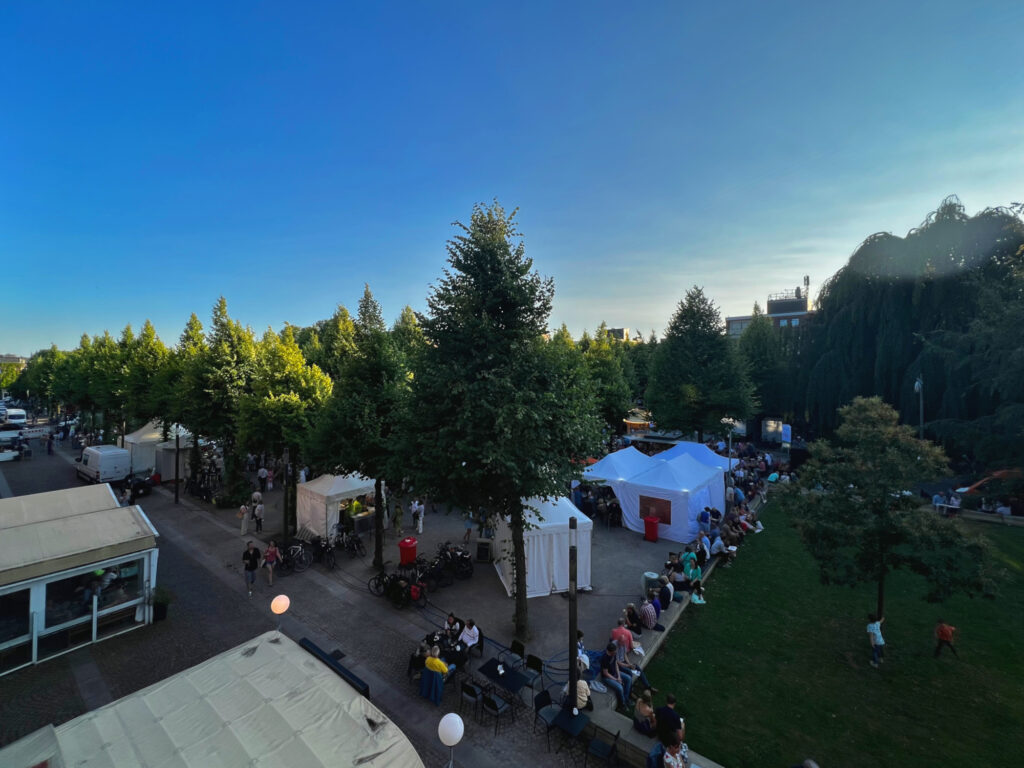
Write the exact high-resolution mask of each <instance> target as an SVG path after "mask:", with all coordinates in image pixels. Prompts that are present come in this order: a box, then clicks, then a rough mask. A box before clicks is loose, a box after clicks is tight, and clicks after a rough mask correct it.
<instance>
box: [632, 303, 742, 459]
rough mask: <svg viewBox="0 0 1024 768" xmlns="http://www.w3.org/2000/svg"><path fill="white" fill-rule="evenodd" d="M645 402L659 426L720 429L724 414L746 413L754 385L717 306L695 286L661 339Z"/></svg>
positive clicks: (701, 436) (701, 434)
mask: <svg viewBox="0 0 1024 768" xmlns="http://www.w3.org/2000/svg"><path fill="white" fill-rule="evenodd" d="M646 399H647V404H648V407H649V408H650V409H651V413H652V415H653V416H654V419H655V421H656V422H657V423H658V426H659V428H661V429H670V430H673V429H677V430H680V431H682V432H690V431H694V430H696V431H697V433H698V439H699V440H703V439H704V432H705V430H717V429H721V420H722V419H723V418H724V417H731V418H737V419H745V418H747V417H748V416H749V415H750V413H751V411H752V410H753V407H754V397H753V387H752V386H751V384H750V379H749V377H748V376H747V371H746V367H745V366H744V365H743V362H742V360H741V359H740V357H739V354H738V353H737V351H736V349H735V348H734V346H733V344H732V343H731V342H730V341H729V339H728V338H727V337H726V335H725V326H724V325H723V323H722V318H721V316H720V315H719V313H718V308H717V307H716V306H715V305H714V303H713V302H712V301H711V300H710V299H708V298H707V297H706V296H705V295H704V291H703V290H702V289H701V288H699V287H697V286H694V287H693V288H691V289H690V290H689V291H687V292H686V297H685V298H684V299H683V300H682V301H681V302H679V306H678V308H677V309H676V312H675V314H674V315H673V316H672V320H671V322H670V323H669V326H668V330H667V332H666V334H665V338H664V340H663V341H662V342H661V343H660V344H658V349H657V352H656V353H655V356H654V361H653V366H652V368H651V375H650V383H649V384H648V386H647V398H646Z"/></svg>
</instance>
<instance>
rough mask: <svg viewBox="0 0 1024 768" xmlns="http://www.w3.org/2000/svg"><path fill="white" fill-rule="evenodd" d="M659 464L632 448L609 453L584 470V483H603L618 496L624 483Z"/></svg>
mask: <svg viewBox="0 0 1024 768" xmlns="http://www.w3.org/2000/svg"><path fill="white" fill-rule="evenodd" d="M657 463H658V460H657V459H652V458H651V457H650V456H648V455H647V454H645V453H641V452H640V451H638V450H637V449H636V448H634V447H633V446H630V447H629V448H623V449H622V450H621V451H615V452H614V453H609V454H608V455H607V456H605V457H604V458H603V459H601V460H600V461H599V462H597V463H596V464H593V465H592V466H589V467H587V468H586V469H585V470H583V482H585V483H587V482H598V481H603V482H604V483H606V484H607V485H608V486H609V487H610V488H611V489H612V490H613V491H615V493H616V495H618V489H619V486H621V485H622V483H624V482H625V481H627V480H629V479H630V478H631V477H636V476H637V475H639V474H642V473H644V472H647V471H648V470H650V469H653V468H654V466H655V465H656V464H657Z"/></svg>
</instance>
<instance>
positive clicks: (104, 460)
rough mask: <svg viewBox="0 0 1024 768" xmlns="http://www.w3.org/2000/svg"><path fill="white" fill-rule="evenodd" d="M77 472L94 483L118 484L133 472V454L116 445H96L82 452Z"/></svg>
mask: <svg viewBox="0 0 1024 768" xmlns="http://www.w3.org/2000/svg"><path fill="white" fill-rule="evenodd" d="M75 461H77V462H78V467H77V468H76V471H77V472H78V476H79V477H81V478H84V479H86V480H89V481H90V482H93V483H118V482H120V481H122V480H124V479H125V478H126V477H128V475H129V474H131V470H132V454H131V451H129V450H127V449H125V448H118V447H117V446H116V445H94V446H91V447H89V448H86V449H85V450H83V451H82V457H81V458H79V459H75Z"/></svg>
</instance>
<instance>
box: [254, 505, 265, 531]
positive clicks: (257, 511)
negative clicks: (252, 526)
mask: <svg viewBox="0 0 1024 768" xmlns="http://www.w3.org/2000/svg"><path fill="white" fill-rule="evenodd" d="M252 519H253V520H255V521H256V533H263V504H262V503H260V504H257V505H256V506H255V507H253V510H252Z"/></svg>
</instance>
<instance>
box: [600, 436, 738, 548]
mask: <svg viewBox="0 0 1024 768" xmlns="http://www.w3.org/2000/svg"><path fill="white" fill-rule="evenodd" d="M615 495H616V496H617V497H618V499H619V504H620V505H621V507H622V524H623V525H624V526H626V527H627V528H629V529H630V530H632V531H639V532H642V531H643V530H644V522H643V520H642V519H641V517H640V507H641V503H642V499H641V497H642V496H643V497H648V498H652V499H661V500H664V501H668V502H669V504H670V505H671V506H670V507H669V509H670V510H671V511H670V517H671V522H670V523H669V524H664V523H662V524H660V525H659V526H658V535H659V537H661V538H665V539H668V540H669V541H678V542H690V541H693V540H694V539H695V538H697V533H698V531H699V526H698V524H697V515H698V513H700V511H701V510H702V509H704V507H717V508H718V509H724V507H725V488H724V487H723V484H722V472H721V471H720V470H717V469H715V468H714V467H708V466H705V465H703V464H701V463H699V462H698V461H696V460H695V459H693V458H692V457H690V456H686V455H683V456H678V457H676V458H675V459H673V460H671V461H657V460H655V462H654V466H653V467H652V468H651V469H649V470H648V471H646V472H643V473H641V474H639V475H636V476H635V477H632V478H630V479H628V480H627V481H625V482H623V483H620V484H619V487H618V488H616V489H615Z"/></svg>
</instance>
